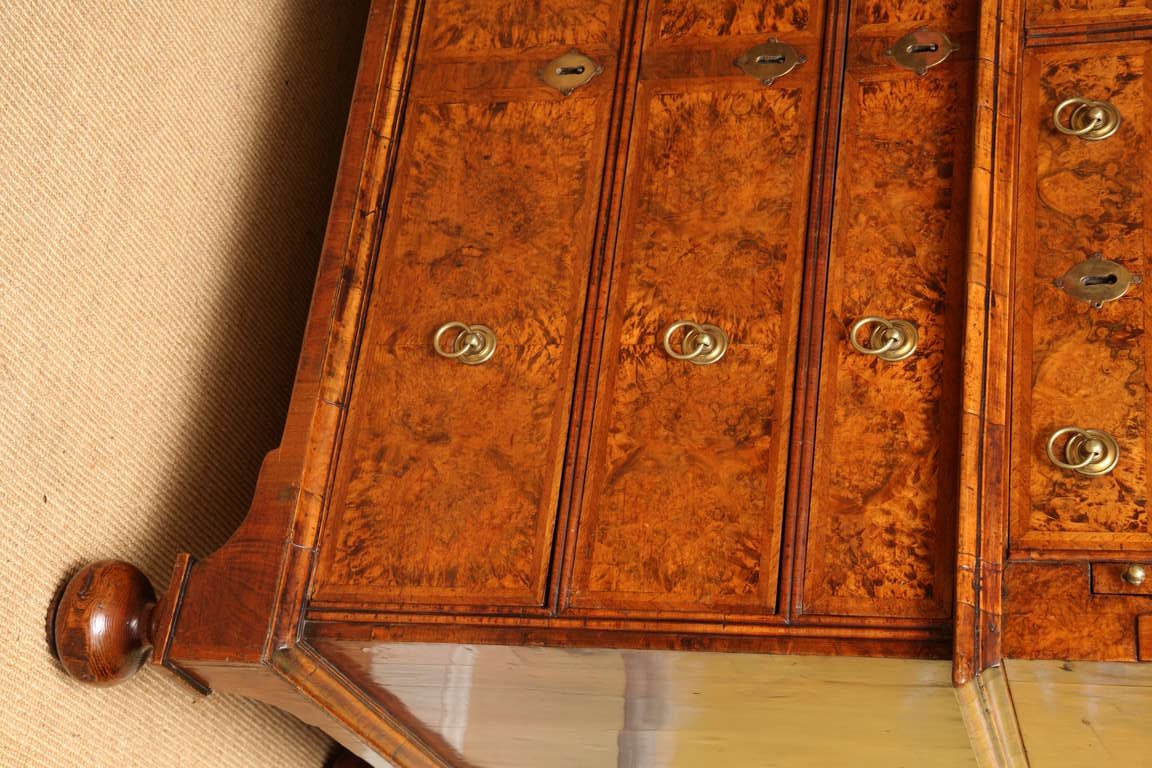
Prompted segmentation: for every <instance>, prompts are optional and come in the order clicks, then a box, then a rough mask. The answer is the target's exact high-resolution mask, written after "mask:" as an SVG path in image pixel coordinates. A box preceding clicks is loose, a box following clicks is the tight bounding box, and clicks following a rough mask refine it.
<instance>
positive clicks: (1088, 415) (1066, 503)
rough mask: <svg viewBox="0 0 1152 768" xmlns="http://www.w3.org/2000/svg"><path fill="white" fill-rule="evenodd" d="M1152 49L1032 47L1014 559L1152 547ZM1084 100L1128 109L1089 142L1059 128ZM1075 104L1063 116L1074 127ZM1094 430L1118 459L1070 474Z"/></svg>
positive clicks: (1015, 385)
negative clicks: (1151, 330) (1151, 506)
mask: <svg viewBox="0 0 1152 768" xmlns="http://www.w3.org/2000/svg"><path fill="white" fill-rule="evenodd" d="M1150 52H1152V45H1150V44H1149V41H1123V42H1118V43H1096V44H1083V45H1064V46H1060V47H1051V48H1040V49H1030V50H1029V51H1028V52H1027V53H1026V54H1025V57H1024V66H1023V69H1022V84H1021V91H1022V104H1021V118H1020V159H1019V194H1018V200H1019V203H1018V206H1019V208H1018V216H1019V225H1018V227H1017V235H1016V251H1015V276H1014V277H1015V288H1014V295H1013V299H1014V300H1013V322H1012V326H1013V342H1012V343H1013V351H1012V371H1013V372H1012V444H1011V451H1012V455H1011V470H1010V472H1011V477H1010V485H1011V505H1012V510H1011V524H1010V544H1011V551H1012V553H1013V555H1014V556H1015V555H1018V554H1023V553H1027V555H1028V556H1030V557H1035V556H1039V557H1042V558H1044V559H1048V558H1052V557H1056V558H1061V559H1063V554H1061V553H1082V554H1083V555H1087V556H1089V557H1091V553H1093V552H1097V553H1101V552H1119V551H1131V550H1141V551H1145V550H1148V549H1149V548H1152V518H1150V516H1149V511H1148V499H1149V491H1150V490H1152V489H1150V488H1149V475H1148V468H1147V453H1148V445H1147V441H1148V416H1149V410H1150V408H1152V401H1150V400H1149V381H1150V380H1152V373H1150V371H1149V367H1148V356H1149V343H1150V341H1152V339H1150V337H1149V334H1148V333H1147V332H1146V331H1147V328H1148V320H1149V311H1150V306H1152V305H1150V303H1149V301H1148V299H1147V297H1148V289H1149V287H1152V282H1150V281H1149V280H1148V279H1147V278H1148V276H1149V275H1152V270H1150V269H1149V266H1150V265H1149V245H1150V243H1152V240H1150V238H1149V235H1148V223H1149V222H1148V221H1147V219H1148V211H1149V197H1150V195H1149V192H1150V184H1152V158H1150V152H1149V150H1150V149H1152V147H1150V146H1149V140H1148V129H1147V125H1148V111H1149V103H1150V99H1149V90H1148V88H1149V78H1148V77H1147V69H1148V66H1149V53H1150ZM1073 98H1081V99H1086V100H1090V101H1092V102H1098V103H1099V102H1102V103H1106V104H1108V105H1111V107H1113V108H1115V110H1116V111H1117V113H1118V114H1119V117H1120V124H1119V127H1118V129H1117V130H1116V131H1115V133H1114V134H1113V135H1111V136H1109V137H1106V138H1099V139H1097V140H1087V139H1085V138H1080V137H1077V136H1074V135H1069V134H1066V133H1062V132H1061V131H1060V130H1057V127H1056V125H1055V122H1054V113H1055V112H1056V111H1057V108H1058V107H1059V105H1061V104H1062V103H1066V102H1067V101H1068V100H1070V99H1073ZM1078 104H1079V103H1073V104H1069V105H1068V106H1066V107H1065V109H1064V110H1063V111H1062V112H1061V114H1060V122H1061V124H1062V125H1064V126H1065V127H1066V128H1068V129H1069V130H1073V129H1072V128H1071V122H1073V121H1074V118H1072V113H1073V112H1074V111H1075V110H1076V109H1078V108H1080V107H1079V106H1078ZM1128 276H1137V277H1143V278H1145V281H1144V282H1143V283H1138V282H1136V281H1135V280H1134V279H1130V278H1129V277H1128ZM1093 281H1095V283H1099V282H1105V283H1108V284H1109V285H1115V286H1117V287H1120V286H1121V285H1122V284H1123V283H1125V282H1127V283H1128V289H1127V291H1126V292H1124V293H1122V295H1113V296H1110V297H1107V296H1105V297H1103V298H1102V297H1100V296H1095V297H1093V296H1090V295H1088V294H1087V293H1085V292H1084V291H1083V290H1080V289H1082V288H1083V287H1084V286H1085V285H1088V284H1089V283H1093ZM1109 281H1111V282H1110V283H1109ZM1095 283H1093V285H1092V286H1089V287H1093V290H1095V289H1096V288H1097V287H1098V286H1095ZM1116 293H1119V291H1118V290H1117V291H1116ZM1088 430H1092V431H1094V432H1095V433H1106V434H1107V435H1108V436H1110V437H1111V438H1112V439H1114V440H1115V446H1114V448H1115V451H1116V452H1117V453H1118V457H1117V460H1116V462H1115V465H1114V467H1112V468H1111V469H1110V470H1108V471H1106V472H1100V473H1097V474H1091V473H1088V472H1080V471H1076V470H1074V469H1070V468H1069V467H1068V466H1060V464H1063V465H1069V464H1074V463H1077V462H1078V461H1079V460H1078V459H1077V460H1076V461H1070V460H1069V456H1071V455H1074V454H1075V455H1078V454H1077V446H1078V444H1080V443H1084V442H1085V437H1084V436H1085V435H1087V436H1092V435H1093V433H1092V432H1088ZM1058 462H1059V463H1058ZM1097 557H1100V555H1097Z"/></svg>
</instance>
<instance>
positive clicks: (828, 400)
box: [797, 2, 976, 621]
mask: <svg viewBox="0 0 1152 768" xmlns="http://www.w3.org/2000/svg"><path fill="white" fill-rule="evenodd" d="M881 8H883V9H884V11H885V12H881V10H880V9H881ZM911 23H915V24H917V25H927V26H929V27H931V28H933V29H937V30H940V31H943V32H945V33H946V34H948V35H949V36H950V37H951V38H953V39H956V40H964V41H968V40H970V37H971V33H972V31H973V30H974V29H975V25H976V6H974V5H971V4H956V3H944V2H938V3H918V4H915V5H914V6H908V7H905V6H899V5H896V6H890V5H887V4H879V3H874V4H872V5H871V6H868V5H865V6H862V7H858V8H856V10H855V11H854V13H853V15H852V17H851V22H850V26H849V30H848V53H847V70H846V73H845V78H844V95H843V102H842V107H841V110H840V142H839V147H838V154H839V158H840V161H839V165H838V167H837V170H836V202H835V206H834V208H833V211H834V214H833V220H832V232H831V255H830V259H829V265H828V276H827V285H828V289H827V296H826V303H825V306H824V308H823V319H822V325H823V341H822V355H821V358H820V385H819V401H818V404H817V414H818V415H817V419H816V436H815V449H814V450H815V459H814V461H813V464H812V466H813V477H812V488H811V500H810V502H809V510H808V518H807V524H806V525H804V526H802V530H805V531H806V532H807V547H806V552H805V558H804V572H803V592H802V593H801V594H800V595H799V596H798V597H797V610H798V612H800V613H803V614H839V615H854V616H887V617H904V618H918V619H934V620H939V621H943V620H947V619H949V618H950V617H951V615H952V595H953V588H952V584H953V579H954V576H953V569H954V564H955V545H954V541H955V539H954V536H955V524H956V523H955V520H956V509H955V503H956V486H957V482H958V478H957V475H956V451H957V448H958V445H959V417H960V410H959V396H960V387H959V384H960V378H959V372H960V370H959V363H960V350H961V342H962V337H963V334H962V331H963V327H964V326H963V322H964V309H963V307H964V301H965V295H964V265H965V233H966V226H967V211H968V176H969V167H970V166H969V158H970V153H971V149H970V146H971V140H972V123H971V118H970V115H969V114H968V112H967V111H965V110H957V105H960V104H968V103H970V101H971V97H972V84H973V79H974V76H975V64H974V59H973V57H972V55H971V52H970V50H969V52H968V53H963V52H962V53H958V54H954V55H953V56H951V57H950V58H949V59H948V60H947V61H945V62H944V63H943V64H941V65H939V66H937V67H935V68H933V69H931V70H929V71H928V72H927V73H926V74H924V75H923V76H919V75H917V74H916V73H914V72H912V71H909V70H906V69H903V68H899V67H897V66H895V65H894V64H893V62H892V59H891V58H890V57H888V56H886V55H885V54H884V53H883V52H884V50H885V49H886V48H887V47H888V46H890V45H892V44H893V42H894V41H895V39H896V38H898V37H900V36H902V35H903V34H904V33H906V32H907V31H908V30H909V24H911ZM968 45H969V47H970V46H971V43H969V44H968ZM963 48H964V46H963V45H962V46H961V50H962V51H963ZM917 126H932V128H931V129H930V130H927V131H924V130H919V129H918V127H917ZM866 316H880V317H884V318H893V319H901V320H905V321H908V322H911V323H913V324H914V325H915V326H916V327H917V328H918V330H919V335H920V342H919V347H918V349H917V350H916V352H915V353H914V354H913V355H912V356H911V357H910V358H908V359H907V360H903V361H899V362H885V361H882V360H879V359H877V358H875V357H868V356H865V355H862V354H860V353H859V352H856V351H855V350H854V349H853V348H852V346H851V345H850V344H849V342H848V333H849V330H850V328H851V327H852V325H853V323H855V322H856V321H857V320H859V319H860V318H862V317H866ZM862 334H863V332H862Z"/></svg>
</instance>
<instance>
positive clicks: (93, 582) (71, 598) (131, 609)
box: [52, 560, 156, 685]
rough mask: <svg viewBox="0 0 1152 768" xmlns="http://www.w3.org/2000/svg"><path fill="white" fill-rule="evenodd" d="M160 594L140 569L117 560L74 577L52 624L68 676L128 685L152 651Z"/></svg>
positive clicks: (60, 602)
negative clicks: (153, 588)
mask: <svg viewBox="0 0 1152 768" xmlns="http://www.w3.org/2000/svg"><path fill="white" fill-rule="evenodd" d="M155 607H156V593H155V592H154V591H153V590H152V585H151V584H149V583H148V579H147V578H145V576H144V574H143V573H141V572H140V570H139V569H138V568H136V567H135V566H133V565H129V564H128V563H123V562H120V561H118V560H101V561H99V562H96V563H92V564H90V565H86V566H84V568H82V569H80V572H79V573H77V574H76V575H75V576H73V577H72V580H71V581H69V582H68V585H67V586H66V587H65V588H64V591H63V592H62V593H61V595H60V600H59V601H58V602H57V603H56V615H55V618H54V620H53V622H52V636H53V640H54V642H55V644H56V655H57V657H58V658H59V659H60V663H61V664H62V665H63V666H64V669H65V670H66V671H67V672H68V674H69V675H71V676H72V677H74V678H76V679H77V680H80V681H81V682H85V683H91V684H93V685H115V684H116V683H119V682H121V681H122V680H127V679H128V678H129V677H131V676H132V675H133V674H135V672H136V670H138V669H139V668H140V665H142V664H143V663H144V660H145V659H146V658H147V656H148V651H149V650H151V648H152V626H151V625H152V610H153V609H154V608H155Z"/></svg>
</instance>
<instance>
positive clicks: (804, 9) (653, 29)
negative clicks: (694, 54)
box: [647, 0, 821, 46]
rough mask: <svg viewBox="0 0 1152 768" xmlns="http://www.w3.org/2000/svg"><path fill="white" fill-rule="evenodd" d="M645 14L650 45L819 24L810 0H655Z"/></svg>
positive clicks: (816, 28) (714, 39) (810, 28)
mask: <svg viewBox="0 0 1152 768" xmlns="http://www.w3.org/2000/svg"><path fill="white" fill-rule="evenodd" d="M814 5H815V6H816V7H813V6H814ZM648 18H649V30H650V31H649V35H648V38H647V44H648V45H652V46H657V45H659V43H660V41H667V42H669V43H675V42H677V41H679V40H683V41H685V42H691V41H700V40H708V41H710V42H711V43H712V44H715V43H716V42H717V41H718V39H723V38H729V37H739V36H747V35H767V34H769V33H774V32H779V33H784V34H787V33H789V32H803V31H816V32H817V33H818V32H819V29H820V24H821V13H820V8H819V5H818V4H814V3H812V2H810V0H799V1H798V2H789V1H786V0H771V1H770V2H762V0H658V2H654V3H652V5H651V7H650V8H649V10H648ZM785 42H791V40H790V39H789V40H785Z"/></svg>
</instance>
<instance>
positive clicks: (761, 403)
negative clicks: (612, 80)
mask: <svg viewBox="0 0 1152 768" xmlns="http://www.w3.org/2000/svg"><path fill="white" fill-rule="evenodd" d="M726 67H727V71H726V72H725V73H724V74H725V75H727V76H726V77H725V76H724V75H719V76H717V75H713V76H712V77H700V78H689V79H672V78H670V79H663V78H659V77H654V76H653V75H654V74H655V73H658V72H661V71H662V70H661V68H659V67H656V68H654V69H649V70H645V72H644V73H642V80H641V85H640V90H639V95H638V96H637V118H636V122H635V124H634V127H633V132H632V139H631V146H632V154H631V155H630V157H629V182H628V188H627V190H626V192H625V195H626V196H625V202H624V212H623V214H622V217H621V221H622V224H621V231H620V234H619V236H618V240H617V243H618V245H617V253H616V257H615V264H614V270H613V273H612V291H613V295H612V304H611V306H610V307H609V308H608V324H607V328H606V331H605V339H606V342H605V347H604V349H603V350H602V352H601V357H600V368H599V371H598V373H596V374H595V376H596V382H597V384H596V388H595V389H596V406H595V411H594V413H593V417H592V426H591V447H590V452H589V456H590V458H589V460H588V466H589V470H588V475H587V479H586V480H585V482H584V484H583V491H582V493H583V495H582V497H581V498H582V503H581V505H580V506H579V516H580V517H579V528H578V533H577V536H578V539H577V545H576V553H575V562H574V564H573V575H572V579H571V586H570V594H569V599H570V604H571V605H572V606H574V607H577V608H579V609H581V610H582V611H596V610H608V611H619V610H633V611H637V610H638V611H644V610H647V611H652V610H662V611H672V612H678V613H686V614H694V615H695V614H699V615H707V614H709V613H713V612H716V611H729V612H746V613H747V612H751V613H756V614H767V613H771V612H772V611H773V610H774V607H775V602H776V584H777V579H778V574H779V552H780V535H781V516H782V505H783V491H784V469H785V461H786V451H787V436H788V424H789V410H790V404H791V401H790V396H789V393H790V390H791V387H792V378H791V377H792V364H793V360H794V354H795V346H794V341H793V340H794V339H795V336H796V330H795V328H796V322H797V312H798V304H797V298H798V291H799V285H800V280H799V278H800V272H801V267H802V257H803V250H802V249H803V234H804V223H805V220H804V211H805V209H806V207H807V182H808V179H807V169H808V167H809V162H810V158H811V139H810V136H811V129H812V124H813V119H814V111H813V109H814V89H815V82H814V79H815V75H816V74H817V72H816V70H815V69H813V68H808V67H807V65H805V66H802V67H801V68H799V69H797V70H796V71H795V72H793V73H791V74H789V75H788V76H786V77H784V78H781V79H780V80H778V81H777V82H776V83H775V84H774V86H773V87H770V88H766V87H764V86H762V85H760V84H759V83H757V82H756V81H754V80H752V79H750V78H747V77H746V76H744V75H742V73H740V72H739V70H735V68H734V67H732V66H731V63H730V62H728V63H727V65H726ZM731 72H734V74H729V73H731ZM765 147H771V154H770V156H765V155H763V154H762V153H763V148H765ZM755 156H761V157H763V161H762V162H760V163H758V164H757V165H756V168H755V173H754V174H750V173H749V166H748V158H750V157H755ZM679 320H692V321H695V322H707V323H713V324H716V325H718V326H720V327H721V328H722V329H724V330H725V332H726V333H727V334H728V335H729V337H730V339H731V346H730V348H729V350H728V352H727V354H726V356H725V357H724V359H722V360H721V361H719V362H718V363H716V364H714V365H709V366H695V365H692V364H691V363H687V362H682V361H675V360H672V359H670V358H669V357H668V356H667V355H666V353H665V352H664V350H663V348H662V346H661V342H660V339H661V335H662V333H663V332H664V330H665V328H667V327H668V326H670V325H671V324H672V323H674V322H676V321H679Z"/></svg>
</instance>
